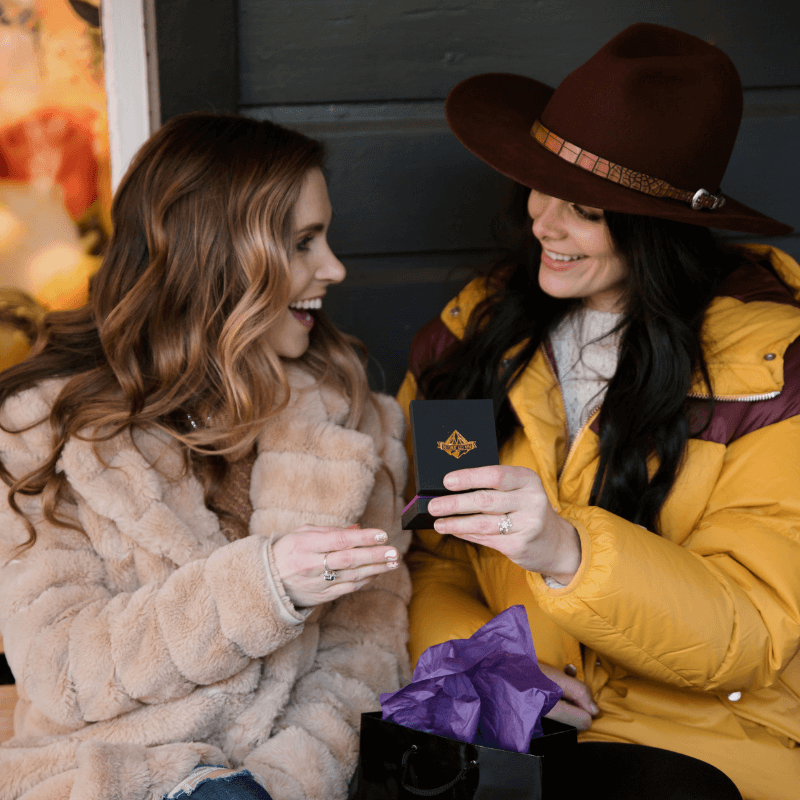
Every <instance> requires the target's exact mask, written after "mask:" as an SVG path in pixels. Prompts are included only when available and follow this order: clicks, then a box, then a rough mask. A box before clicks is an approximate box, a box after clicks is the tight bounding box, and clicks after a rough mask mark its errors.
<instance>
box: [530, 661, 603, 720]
mask: <svg viewBox="0 0 800 800" xmlns="http://www.w3.org/2000/svg"><path fill="white" fill-rule="evenodd" d="M539 669H540V670H541V671H542V672H543V673H544V674H545V675H546V676H547V677H548V678H550V680H551V681H553V682H554V683H557V684H558V685H559V686H560V687H561V688H562V689H563V691H564V697H563V699H562V700H559V701H558V702H557V703H556V704H555V705H554V706H553V708H552V709H550V712H549V713H548V714H545V716H546V717H548V718H549V719H555V720H558V722H563V723H564V724H565V725H572V726H573V727H575V728H577V729H578V730H579V731H588V730H589V728H590V727H591V725H592V717H596V716H597V715H598V714H599V713H600V709H599V708H598V707H597V706H596V705H595V704H594V700H592V693H591V692H590V691H589V687H588V686H587V685H586V684H585V683H584V682H583V681H579V680H578V679H577V678H570V677H569V676H567V675H565V674H564V673H563V672H561V670H558V669H556V668H555V667H550V666H548V665H547V664H542V663H540V664H539Z"/></svg>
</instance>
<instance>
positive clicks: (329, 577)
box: [322, 553, 339, 581]
mask: <svg viewBox="0 0 800 800" xmlns="http://www.w3.org/2000/svg"><path fill="white" fill-rule="evenodd" d="M328 555H329V554H328V553H325V555H324V556H323V557H322V566H323V567H324V568H325V571H324V572H323V573H322V577H323V578H324V579H325V580H326V581H335V580H336V579H337V578H338V577H339V576H338V575H337V574H336V570H335V569H329V568H328Z"/></svg>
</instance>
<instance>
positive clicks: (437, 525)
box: [433, 519, 444, 533]
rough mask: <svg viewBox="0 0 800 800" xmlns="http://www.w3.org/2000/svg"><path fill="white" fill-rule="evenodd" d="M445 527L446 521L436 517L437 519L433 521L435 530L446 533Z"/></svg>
mask: <svg viewBox="0 0 800 800" xmlns="http://www.w3.org/2000/svg"><path fill="white" fill-rule="evenodd" d="M443 528H444V523H443V522H440V521H439V520H438V519H435V520H434V521H433V529H434V530H435V531H436V532H437V533H444V530H443Z"/></svg>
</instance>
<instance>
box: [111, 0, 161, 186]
mask: <svg viewBox="0 0 800 800" xmlns="http://www.w3.org/2000/svg"><path fill="white" fill-rule="evenodd" d="M146 2H147V0H103V2H102V3H101V4H100V7H101V13H102V28H103V48H104V61H105V77H106V103H107V105H108V128H109V139H110V143H111V188H112V190H114V191H116V188H117V186H118V184H119V182H120V179H121V178H122V176H123V175H124V174H125V170H126V169H127V168H128V164H130V161H131V159H132V158H133V155H134V153H136V151H137V150H138V149H139V147H140V146H141V145H142V144H143V143H144V142H145V140H146V139H147V138H148V137H149V136H150V133H151V119H150V116H151V115H150V92H149V90H148V66H147V39H146V35H145V4H146Z"/></svg>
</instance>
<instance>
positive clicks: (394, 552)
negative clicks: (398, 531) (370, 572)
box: [384, 550, 397, 561]
mask: <svg viewBox="0 0 800 800" xmlns="http://www.w3.org/2000/svg"><path fill="white" fill-rule="evenodd" d="M384 557H385V558H386V560H387V561H392V560H394V559H396V558H397V550H387V551H386V553H385V554H384Z"/></svg>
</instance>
